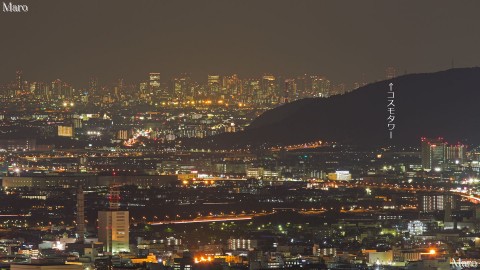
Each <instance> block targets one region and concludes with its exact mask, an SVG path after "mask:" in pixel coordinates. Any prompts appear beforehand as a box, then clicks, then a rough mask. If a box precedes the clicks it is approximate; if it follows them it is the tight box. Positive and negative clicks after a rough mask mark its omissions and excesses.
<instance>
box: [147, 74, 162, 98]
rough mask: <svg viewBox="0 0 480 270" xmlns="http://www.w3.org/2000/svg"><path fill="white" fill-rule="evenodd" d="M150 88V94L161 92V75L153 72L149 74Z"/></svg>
mask: <svg viewBox="0 0 480 270" xmlns="http://www.w3.org/2000/svg"><path fill="white" fill-rule="evenodd" d="M148 76H149V78H148V88H149V90H150V93H152V94H153V93H156V92H158V91H159V90H160V73H156V72H151V73H149V74H148Z"/></svg>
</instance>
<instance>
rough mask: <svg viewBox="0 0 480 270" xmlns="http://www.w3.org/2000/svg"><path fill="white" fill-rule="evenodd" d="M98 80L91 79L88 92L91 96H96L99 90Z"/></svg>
mask: <svg viewBox="0 0 480 270" xmlns="http://www.w3.org/2000/svg"><path fill="white" fill-rule="evenodd" d="M97 87H98V80H97V78H96V77H91V78H90V82H89V84H88V92H89V94H90V95H95V94H96V93H97V90H98V88H97Z"/></svg>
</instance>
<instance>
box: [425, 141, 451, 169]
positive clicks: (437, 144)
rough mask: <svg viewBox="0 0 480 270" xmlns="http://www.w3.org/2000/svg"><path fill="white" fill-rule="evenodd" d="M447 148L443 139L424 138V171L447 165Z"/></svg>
mask: <svg viewBox="0 0 480 270" xmlns="http://www.w3.org/2000/svg"><path fill="white" fill-rule="evenodd" d="M446 146H447V144H446V143H445V141H444V140H443V138H437V139H427V138H422V167H423V169H424V170H435V169H441V168H442V166H443V164H444V163H445V152H446Z"/></svg>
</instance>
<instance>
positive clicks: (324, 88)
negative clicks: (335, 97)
mask: <svg viewBox="0 0 480 270" xmlns="http://www.w3.org/2000/svg"><path fill="white" fill-rule="evenodd" d="M310 78H311V82H312V94H313V95H314V96H316V97H328V96H329V92H330V81H329V80H327V79H326V78H324V77H320V76H311V77H310Z"/></svg>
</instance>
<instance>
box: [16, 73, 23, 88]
mask: <svg viewBox="0 0 480 270" xmlns="http://www.w3.org/2000/svg"><path fill="white" fill-rule="evenodd" d="M22 74H23V72H22V71H21V70H17V77H16V88H17V89H16V90H23V80H22Z"/></svg>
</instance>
